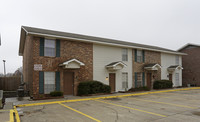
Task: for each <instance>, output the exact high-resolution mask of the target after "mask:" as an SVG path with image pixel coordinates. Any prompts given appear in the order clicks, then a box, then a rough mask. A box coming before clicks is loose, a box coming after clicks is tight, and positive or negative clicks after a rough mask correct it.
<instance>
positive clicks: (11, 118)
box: [10, 110, 14, 122]
mask: <svg viewBox="0 0 200 122" xmlns="http://www.w3.org/2000/svg"><path fill="white" fill-rule="evenodd" d="M13 113H14V110H10V122H14V117H13Z"/></svg>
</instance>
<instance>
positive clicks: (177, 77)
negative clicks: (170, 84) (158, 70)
mask: <svg viewBox="0 0 200 122" xmlns="http://www.w3.org/2000/svg"><path fill="white" fill-rule="evenodd" d="M176 82H177V83H178V82H179V73H176Z"/></svg>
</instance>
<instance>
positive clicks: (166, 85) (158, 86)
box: [153, 80, 173, 89]
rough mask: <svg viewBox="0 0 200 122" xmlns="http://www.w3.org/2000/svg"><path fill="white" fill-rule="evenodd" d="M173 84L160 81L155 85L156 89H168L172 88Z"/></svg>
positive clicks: (168, 81) (167, 81)
mask: <svg viewBox="0 0 200 122" xmlns="http://www.w3.org/2000/svg"><path fill="white" fill-rule="evenodd" d="M172 86H173V83H172V81H170V80H158V81H155V82H154V83H153V88H154V89H166V88H172Z"/></svg>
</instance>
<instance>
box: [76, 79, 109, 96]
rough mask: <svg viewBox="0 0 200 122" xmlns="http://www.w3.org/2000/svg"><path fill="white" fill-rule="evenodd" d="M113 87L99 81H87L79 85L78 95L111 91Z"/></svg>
mask: <svg viewBox="0 0 200 122" xmlns="http://www.w3.org/2000/svg"><path fill="white" fill-rule="evenodd" d="M110 92H111V88H110V86H108V85H105V84H103V83H101V82H99V81H85V82H81V83H79V85H78V95H88V94H97V93H110Z"/></svg>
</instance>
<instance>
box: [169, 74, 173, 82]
mask: <svg viewBox="0 0 200 122" xmlns="http://www.w3.org/2000/svg"><path fill="white" fill-rule="evenodd" d="M170 79H171V81H172V80H173V74H172V73H169V80H170ZM172 82H173V81H172Z"/></svg>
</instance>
